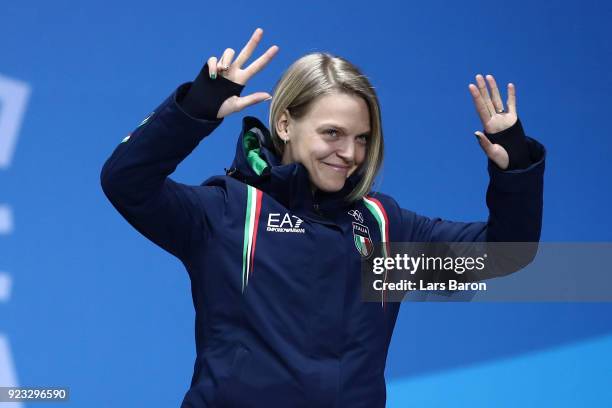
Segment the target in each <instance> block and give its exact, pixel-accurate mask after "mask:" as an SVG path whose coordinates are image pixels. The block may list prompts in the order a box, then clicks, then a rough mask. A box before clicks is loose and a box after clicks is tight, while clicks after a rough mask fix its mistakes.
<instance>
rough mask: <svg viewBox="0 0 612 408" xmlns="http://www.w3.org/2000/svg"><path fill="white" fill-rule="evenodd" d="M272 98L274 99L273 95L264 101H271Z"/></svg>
mask: <svg viewBox="0 0 612 408" xmlns="http://www.w3.org/2000/svg"><path fill="white" fill-rule="evenodd" d="M270 99H272V97H269V98H266V99H264V101H269V100H270Z"/></svg>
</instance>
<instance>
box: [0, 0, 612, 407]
mask: <svg viewBox="0 0 612 408" xmlns="http://www.w3.org/2000/svg"><path fill="white" fill-rule="evenodd" d="M297 4H298V3H290V2H286V1H269V2H252V1H251V2H247V1H236V0H234V1H232V2H196V1H182V0H177V1H172V2H157V1H131V2H118V1H105V2H101V1H99V2H97V1H92V2H77V1H62V0H57V1H55V2H43V1H20V2H5V3H3V5H2V7H1V11H0V38H1V39H2V41H0V74H2V75H4V76H7V77H9V78H13V79H18V80H21V81H24V82H26V83H27V84H29V86H30V87H31V95H30V99H29V103H28V105H27V110H26V112H25V117H24V121H23V123H22V127H21V131H20V133H19V140H18V143H17V147H16V150H15V154H14V155H13V158H12V164H11V166H10V167H8V168H5V169H2V170H1V171H0V203H4V204H7V205H9V206H10V207H11V209H12V212H13V219H14V231H13V232H12V233H11V234H10V235H4V236H1V235H0V270H2V271H4V272H6V273H8V274H9V275H10V276H11V278H12V281H13V286H12V293H11V297H10V300H9V301H8V302H5V303H0V333H2V334H4V336H5V337H6V338H7V339H8V341H9V344H10V348H11V353H12V358H13V362H14V369H15V371H16V375H17V380H18V383H19V384H20V385H30V386H36V385H56V386H69V387H70V388H71V392H72V396H71V398H72V399H71V402H70V403H69V404H57V406H75V407H90V408H94V407H108V406H147V407H171V406H179V404H180V401H181V400H182V398H183V395H184V392H185V391H186V390H187V388H188V386H189V381H190V379H191V374H192V370H193V359H194V356H195V345H194V341H193V333H194V327H193V325H194V322H193V318H194V313H193V310H192V304H191V298H190V291H189V281H188V276H187V274H186V272H185V270H184V269H183V266H182V265H181V263H180V262H179V261H178V260H176V259H175V258H173V257H172V256H171V255H169V254H167V253H166V252H164V251H162V250H160V249H159V248H158V247H156V246H155V245H154V244H152V243H150V242H149V241H147V240H146V239H145V238H144V237H142V236H140V235H139V234H138V232H136V231H135V230H133V229H132V228H131V227H130V226H129V224H127V222H125V221H124V220H123V219H122V218H121V217H120V215H119V214H118V213H117V212H116V211H115V210H114V209H113V208H112V206H111V204H110V203H109V202H108V201H107V200H106V198H105V197H104V195H103V193H102V190H101V188H100V184H99V173H100V169H101V167H102V164H103V163H104V161H105V160H106V158H107V157H108V156H109V155H110V153H111V152H112V150H113V149H114V147H115V146H116V145H117V144H118V143H119V142H120V141H121V139H122V138H123V137H125V136H126V135H127V134H128V133H129V132H130V131H131V130H132V129H133V128H134V127H135V126H136V125H138V123H139V122H140V121H141V120H142V119H143V118H144V117H145V116H146V115H147V114H148V113H149V112H150V111H151V110H152V109H154V108H155V107H156V106H157V105H158V104H159V103H160V102H161V101H162V100H163V99H164V98H165V97H166V96H167V95H169V94H170V93H171V92H172V91H173V90H174V89H175V88H176V86H178V85H179V84H180V83H182V82H184V81H187V80H191V79H193V78H194V77H195V75H196V74H197V72H198V71H199V69H200V67H201V66H202V64H203V63H204V62H205V60H206V59H207V58H208V57H209V56H211V55H216V56H219V55H220V54H221V53H222V51H223V50H224V49H225V48H226V47H231V48H234V49H235V50H236V51H237V53H238V52H239V51H240V49H241V48H242V46H243V45H244V43H245V42H246V41H247V40H248V38H249V36H250V35H251V33H252V32H253V30H254V29H255V28H256V27H262V28H263V29H264V37H263V40H262V43H261V44H260V46H259V47H258V49H257V50H256V53H255V55H254V57H253V58H251V59H250V61H252V60H253V59H254V58H255V57H257V56H259V55H261V53H263V52H264V51H265V50H266V49H267V48H268V47H269V46H271V45H274V44H276V45H278V46H279V47H280V51H279V53H278V55H277V56H276V57H275V58H274V60H273V61H272V62H271V63H270V64H269V65H268V66H267V67H266V68H265V69H264V70H263V71H262V72H260V73H259V74H258V75H257V76H255V77H254V78H253V79H252V80H251V81H250V82H249V83H248V84H247V88H246V89H245V91H244V92H243V95H246V94H248V93H251V92H255V91H268V92H270V91H271V90H272V86H273V85H274V83H275V82H276V80H277V78H278V77H279V76H280V75H281V73H282V72H283V70H284V69H286V68H287V67H288V66H289V64H290V63H291V62H292V61H294V60H295V59H297V58H298V57H300V56H301V55H303V54H305V53H308V52H312V51H329V52H331V53H335V54H338V55H341V56H343V57H346V58H348V59H349V60H351V61H352V62H354V63H355V64H356V65H358V66H359V67H361V68H362V70H363V71H364V72H365V74H366V75H368V76H369V77H370V78H371V81H372V83H373V85H374V86H375V87H376V88H377V90H378V95H379V97H380V99H381V106H382V112H383V125H384V132H385V143H386V157H385V164H384V169H383V171H382V174H381V177H380V179H379V183H378V189H379V190H381V191H384V192H386V193H388V194H391V195H392V196H394V197H395V198H396V199H397V200H398V201H399V202H400V203H401V204H402V206H403V207H405V208H408V209H411V210H414V211H417V212H419V213H422V214H425V215H429V216H441V217H443V218H446V219H451V220H461V221H476V220H485V219H486V217H487V214H488V212H487V208H486V204H485V200H484V194H485V189H486V186H487V181H488V175H487V172H486V158H485V156H484V154H483V152H482V151H481V150H480V148H479V147H478V145H477V144H476V141H475V138H474V136H473V132H474V131H475V130H482V127H481V124H480V121H479V119H478V117H477V115H476V112H475V109H474V106H473V103H472V100H471V96H470V94H469V91H468V84H469V83H470V82H472V83H475V79H474V76H475V75H476V74H477V73H481V74H483V75H484V74H489V73H491V74H493V75H494V76H495V78H496V79H497V81H498V85H499V86H500V88H501V89H502V99H503V100H504V103H505V100H506V84H507V83H508V82H513V83H514V84H515V85H516V90H517V108H518V113H519V116H520V117H521V121H522V122H523V125H524V127H525V130H526V133H527V134H528V135H530V136H532V137H534V138H536V139H537V140H539V141H540V142H542V143H543V144H544V145H545V146H546V148H547V149H548V156H547V164H546V166H547V168H546V175H545V197H544V203H545V208H544V224H543V232H542V240H543V241H611V240H612V221H611V220H610V215H609V209H610V208H612V205H611V204H612V202H611V201H612V200H611V197H612V195H611V191H610V190H611V188H610V185H611V183H610V175H611V171H610V164H609V163H610V162H609V158H610V157H611V153H612V141H611V138H610V132H609V124H608V120H607V119H606V118H608V117H609V114H610V102H609V101H610V94H611V93H612V74H611V73H610V62H611V55H612V53H611V45H610V44H611V42H610V38H612V30H611V29H610V24H609V22H610V20H612V6H611V5H610V3H609V2H605V1H580V2H578V1H573V2H567V1H556V2H548V1H540V2H531V1H530V2H528V1H514V2H502V1H500V2H485V1H462V2H441V1H429V2H417V3H412V4H410V5H409V4H400V3H399V2H390V1H389V2H384V1H377V2H356V1H354V0H352V1H338V2H323V1H311V2H308V6H307V7H306V6H304V7H303V8H302V7H301V6H298V5H297ZM267 109H268V105H267V104H265V103H264V104H261V105H258V106H255V107H251V108H248V109H247V110H246V111H243V112H240V113H238V114H236V115H233V116H232V117H229V118H227V119H226V120H225V121H224V123H223V124H222V125H221V127H220V128H218V129H217V131H216V132H215V133H214V134H213V135H212V136H211V137H210V138H207V139H206V140H205V141H204V142H202V143H201V144H200V146H199V147H198V148H197V149H196V150H195V151H194V153H193V154H192V155H191V156H189V157H188V158H187V159H186V160H185V161H184V162H183V163H182V164H181V165H180V166H179V168H178V169H177V171H176V172H175V173H174V174H173V176H172V177H173V178H174V179H176V180H180V181H182V182H186V183H192V184H199V183H200V182H201V181H203V180H204V179H206V178H208V177H209V176H210V175H213V174H220V173H221V172H222V171H223V168H224V167H227V166H228V165H229V164H230V163H231V159H232V157H233V153H234V147H235V138H236V136H237V135H238V131H239V126H240V121H241V118H242V117H243V116H245V115H254V116H258V117H259V118H261V119H262V120H263V121H264V122H267V114H268V111H267ZM611 312H612V307H611V306H610V305H609V304H563V303H555V304H542V303H539V304H525V303H521V304H518V303H514V304H482V303H480V304H475V303H474V304H472V303H466V304H432V303H427V304H413V303H407V304H404V305H402V310H401V313H400V316H399V319H398V323H397V328H396V330H395V334H394V338H393V342H392V345H391V350H390V352H389V357H388V364H387V382H388V391H389V395H388V406H389V407H405V406H417V407H429V406H432V407H434V406H435V407H437V406H451V407H457V406H459V407H461V406H471V407H487V406H568V407H569V406H588V405H600V406H601V405H610V404H612V388H611V387H610V379H611V378H612V369H611V368H610V362H611V360H612V358H611V356H612V317H611V316H612V313H611ZM0 385H1V384H0ZM51 405H54V404H51ZM51 405H50V406H51Z"/></svg>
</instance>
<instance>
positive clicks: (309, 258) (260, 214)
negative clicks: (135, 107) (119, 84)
mask: <svg viewBox="0 0 612 408" xmlns="http://www.w3.org/2000/svg"><path fill="white" fill-rule="evenodd" d="M262 33H263V31H262V30H261V29H257V30H255V32H254V33H253V35H252V37H251V39H250V40H249V41H248V43H247V44H246V46H245V47H244V48H243V49H242V51H241V52H240V54H239V55H238V56H237V57H236V59H233V58H234V51H233V50H231V49H229V48H228V49H226V50H225V52H224V53H223V55H222V57H221V58H220V59H219V60H217V59H216V58H214V57H211V58H210V59H209V60H208V61H207V64H206V65H205V66H204V68H203V69H202V71H201V72H200V74H199V75H198V77H197V78H196V80H195V81H194V82H193V83H191V82H189V83H185V84H183V85H181V86H179V87H178V89H177V90H176V91H175V92H173V93H172V95H170V97H168V98H167V99H166V100H165V101H164V102H163V103H162V104H161V105H160V106H159V107H158V108H157V109H155V111H154V113H153V114H152V115H150V116H149V117H148V118H147V119H145V120H144V121H143V122H142V124H141V125H140V126H139V127H138V128H137V129H136V130H134V131H133V132H132V134H131V135H129V136H127V137H126V138H125V139H124V140H123V142H122V143H120V144H119V146H117V148H116V149H115V151H114V152H113V154H112V155H111V157H110V158H109V159H108V160H107V161H106V163H105V165H104V168H103V169H102V174H101V181H102V186H103V190H104V192H105V194H106V195H107V197H108V198H109V200H110V201H111V203H112V204H113V205H114V206H115V207H116V209H117V210H118V211H119V212H120V213H121V214H122V216H123V217H125V219H126V220H127V221H128V222H129V223H130V224H131V225H133V226H134V227H135V228H136V229H137V230H138V231H140V232H141V233H142V234H144V235H145V236H146V237H148V238H149V239H151V240H152V241H153V242H155V243H156V244H158V245H159V246H161V247H162V248H164V249H165V250H167V251H169V252H170V253H172V254H174V255H175V256H176V257H178V258H179V259H180V260H181V261H182V262H183V264H184V265H185V267H186V269H187V271H188V273H189V276H190V279H191V284H192V295H193V301H194V306H195V310H196V349H197V357H196V361H195V366H194V374H193V378H192V381H191V388H190V389H189V391H188V392H187V394H186V396H185V399H184V401H183V404H182V407H382V406H384V405H385V379H384V369H385V360H386V355H387V349H388V346H389V342H390V339H391V334H392V332H393V327H394V324H395V320H396V316H397V313H398V311H399V303H384V304H383V305H384V307H381V304H380V302H378V303H374V302H363V301H362V299H361V286H360V284H361V279H360V264H361V259H362V258H364V257H367V256H369V255H370V252H371V243H372V242H375V243H376V242H392V241H397V242H406V241H414V242H437V241H449V242H456V241H468V242H471V241H534V242H537V241H538V240H539V236H540V227H541V216H542V177H543V172H544V154H545V151H544V148H543V146H542V145H541V144H540V143H538V142H537V141H535V140H534V139H531V138H527V137H526V136H525V135H524V133H523V130H522V127H521V124H520V121H519V120H518V118H517V114H516V106H515V97H514V88H513V87H512V86H511V85H509V86H508V93H509V96H508V100H507V104H508V111H507V112H506V111H505V110H504V108H503V105H502V102H501V98H500V96H499V91H498V90H497V88H496V85H495V81H494V79H493V78H492V77H488V81H489V86H490V87H491V91H492V92H491V94H489V92H488V90H487V86H486V85H485V83H484V79H483V78H482V77H481V76H478V77H477V81H478V87H476V86H474V85H472V84H470V87H469V88H470V91H471V93H472V96H473V99H474V103H475V106H476V108H477V111H478V113H479V116H480V118H481V120H482V123H483V126H484V130H485V132H484V133H482V132H477V137H478V138H479V141H480V146H481V147H482V148H483V150H484V152H485V153H486V155H487V157H488V158H489V159H490V160H489V167H488V170H489V173H490V177H491V179H490V184H489V189H488V191H487V204H488V207H489V210H490V217H489V220H488V222H486V223H485V222H475V223H463V222H451V221H445V220H441V219H439V218H435V219H430V218H427V217H424V216H421V215H418V214H415V213H414V212H412V211H409V210H406V209H403V208H401V207H400V206H399V205H398V204H397V203H396V202H395V201H394V200H393V199H392V198H391V197H389V196H387V195H384V194H382V193H378V192H372V191H370V190H371V186H372V182H373V180H374V178H375V176H376V174H377V172H378V170H379V168H380V165H381V162H382V158H383V135H382V126H381V122H380V111H379V105H378V99H377V97H376V95H375V93H374V90H373V88H372V87H371V85H370V83H369V81H368V79H367V78H366V77H365V76H364V75H363V74H361V72H360V71H359V70H358V69H357V68H356V67H355V66H353V65H352V64H350V63H349V62H348V61H346V60H344V59H342V58H339V57H333V56H330V55H328V54H323V53H314V54H309V55H306V56H304V57H302V58H300V59H299V60H298V61H296V62H295V63H294V64H292V65H291V67H289V69H288V70H287V71H286V72H285V74H284V75H283V77H282V78H281V79H280V81H279V82H278V84H277V85H276V87H275V90H274V95H273V98H272V105H271V109H270V117H269V125H270V130H268V129H267V128H266V127H265V126H264V125H263V124H262V123H261V122H260V121H259V120H258V119H257V118H254V117H250V116H247V117H245V118H244V119H243V122H242V130H241V132H240V134H239V137H238V142H237V148H236V156H235V158H234V161H233V163H232V165H231V167H230V168H229V169H228V170H227V174H226V175H222V176H213V177H211V178H209V179H207V180H206V181H205V182H204V183H202V185H201V186H188V185H184V184H181V183H178V182H175V181H173V180H172V179H170V178H169V177H168V176H169V175H170V174H171V173H172V172H173V171H174V170H175V168H176V166H177V165H178V164H179V163H180V162H181V161H182V160H183V159H184V158H185V157H186V156H187V155H189V153H191V151H192V150H193V149H194V148H195V147H196V146H197V145H198V143H199V142H200V141H201V140H202V139H203V138H204V137H205V136H207V135H209V134H210V133H212V131H213V130H214V129H215V128H216V127H217V126H219V124H220V123H221V122H222V121H223V118H224V117H226V116H228V115H230V114H232V113H234V112H238V111H241V110H242V109H244V108H245V107H247V106H249V105H253V104H255V103H258V102H262V101H264V100H268V99H270V98H271V96H270V95H269V94H267V93H265V92H256V93H253V94H250V95H248V96H242V97H241V96H240V93H241V91H242V89H243V88H244V86H245V84H246V82H247V81H248V80H249V79H250V78H251V77H252V76H253V75H255V74H256V73H257V72H258V71H260V70H261V69H262V68H263V67H265V66H266V64H268V62H269V61H270V60H271V59H272V58H273V56H274V55H275V54H276V52H277V51H278V47H276V46H273V47H270V48H269V49H268V50H267V51H266V52H265V53H264V54H263V55H261V56H260V57H259V58H258V59H257V60H255V61H254V62H252V63H251V64H250V65H249V66H248V67H246V68H243V66H244V65H245V62H246V60H247V59H248V58H249V57H250V56H251V54H252V53H253V51H254V49H255V47H256V46H257V44H258V42H259V41H260V39H261V36H262ZM368 240H369V241H370V242H369V243H368Z"/></svg>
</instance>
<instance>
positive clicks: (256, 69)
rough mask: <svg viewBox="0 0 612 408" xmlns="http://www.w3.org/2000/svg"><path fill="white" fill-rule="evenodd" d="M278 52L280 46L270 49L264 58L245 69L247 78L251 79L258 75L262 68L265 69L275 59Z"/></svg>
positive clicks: (261, 57)
mask: <svg viewBox="0 0 612 408" xmlns="http://www.w3.org/2000/svg"><path fill="white" fill-rule="evenodd" d="M277 52H278V46H276V45H273V46H271V47H270V48H268V50H267V51H266V52H264V53H263V55H262V56H260V57H259V58H257V59H256V60H255V61H253V62H252V63H251V65H249V66H248V67H246V68H245V71H246V73H247V76H248V77H249V78H250V77H252V76H253V75H255V74H256V73H258V72H259V71H261V70H262V68H263V67H265V66H266V65H267V64H268V62H270V60H272V58H274V56H275V55H276V53H277Z"/></svg>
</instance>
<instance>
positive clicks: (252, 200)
mask: <svg viewBox="0 0 612 408" xmlns="http://www.w3.org/2000/svg"><path fill="white" fill-rule="evenodd" d="M261 198H262V193H261V191H260V190H258V189H256V188H255V187H253V186H249V185H247V205H246V215H245V219H244V243H243V249H242V291H243V292H244V288H245V286H246V285H247V284H248V283H249V275H250V274H251V273H253V261H254V258H255V238H256V237H257V226H258V225H259V214H260V212H261Z"/></svg>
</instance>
